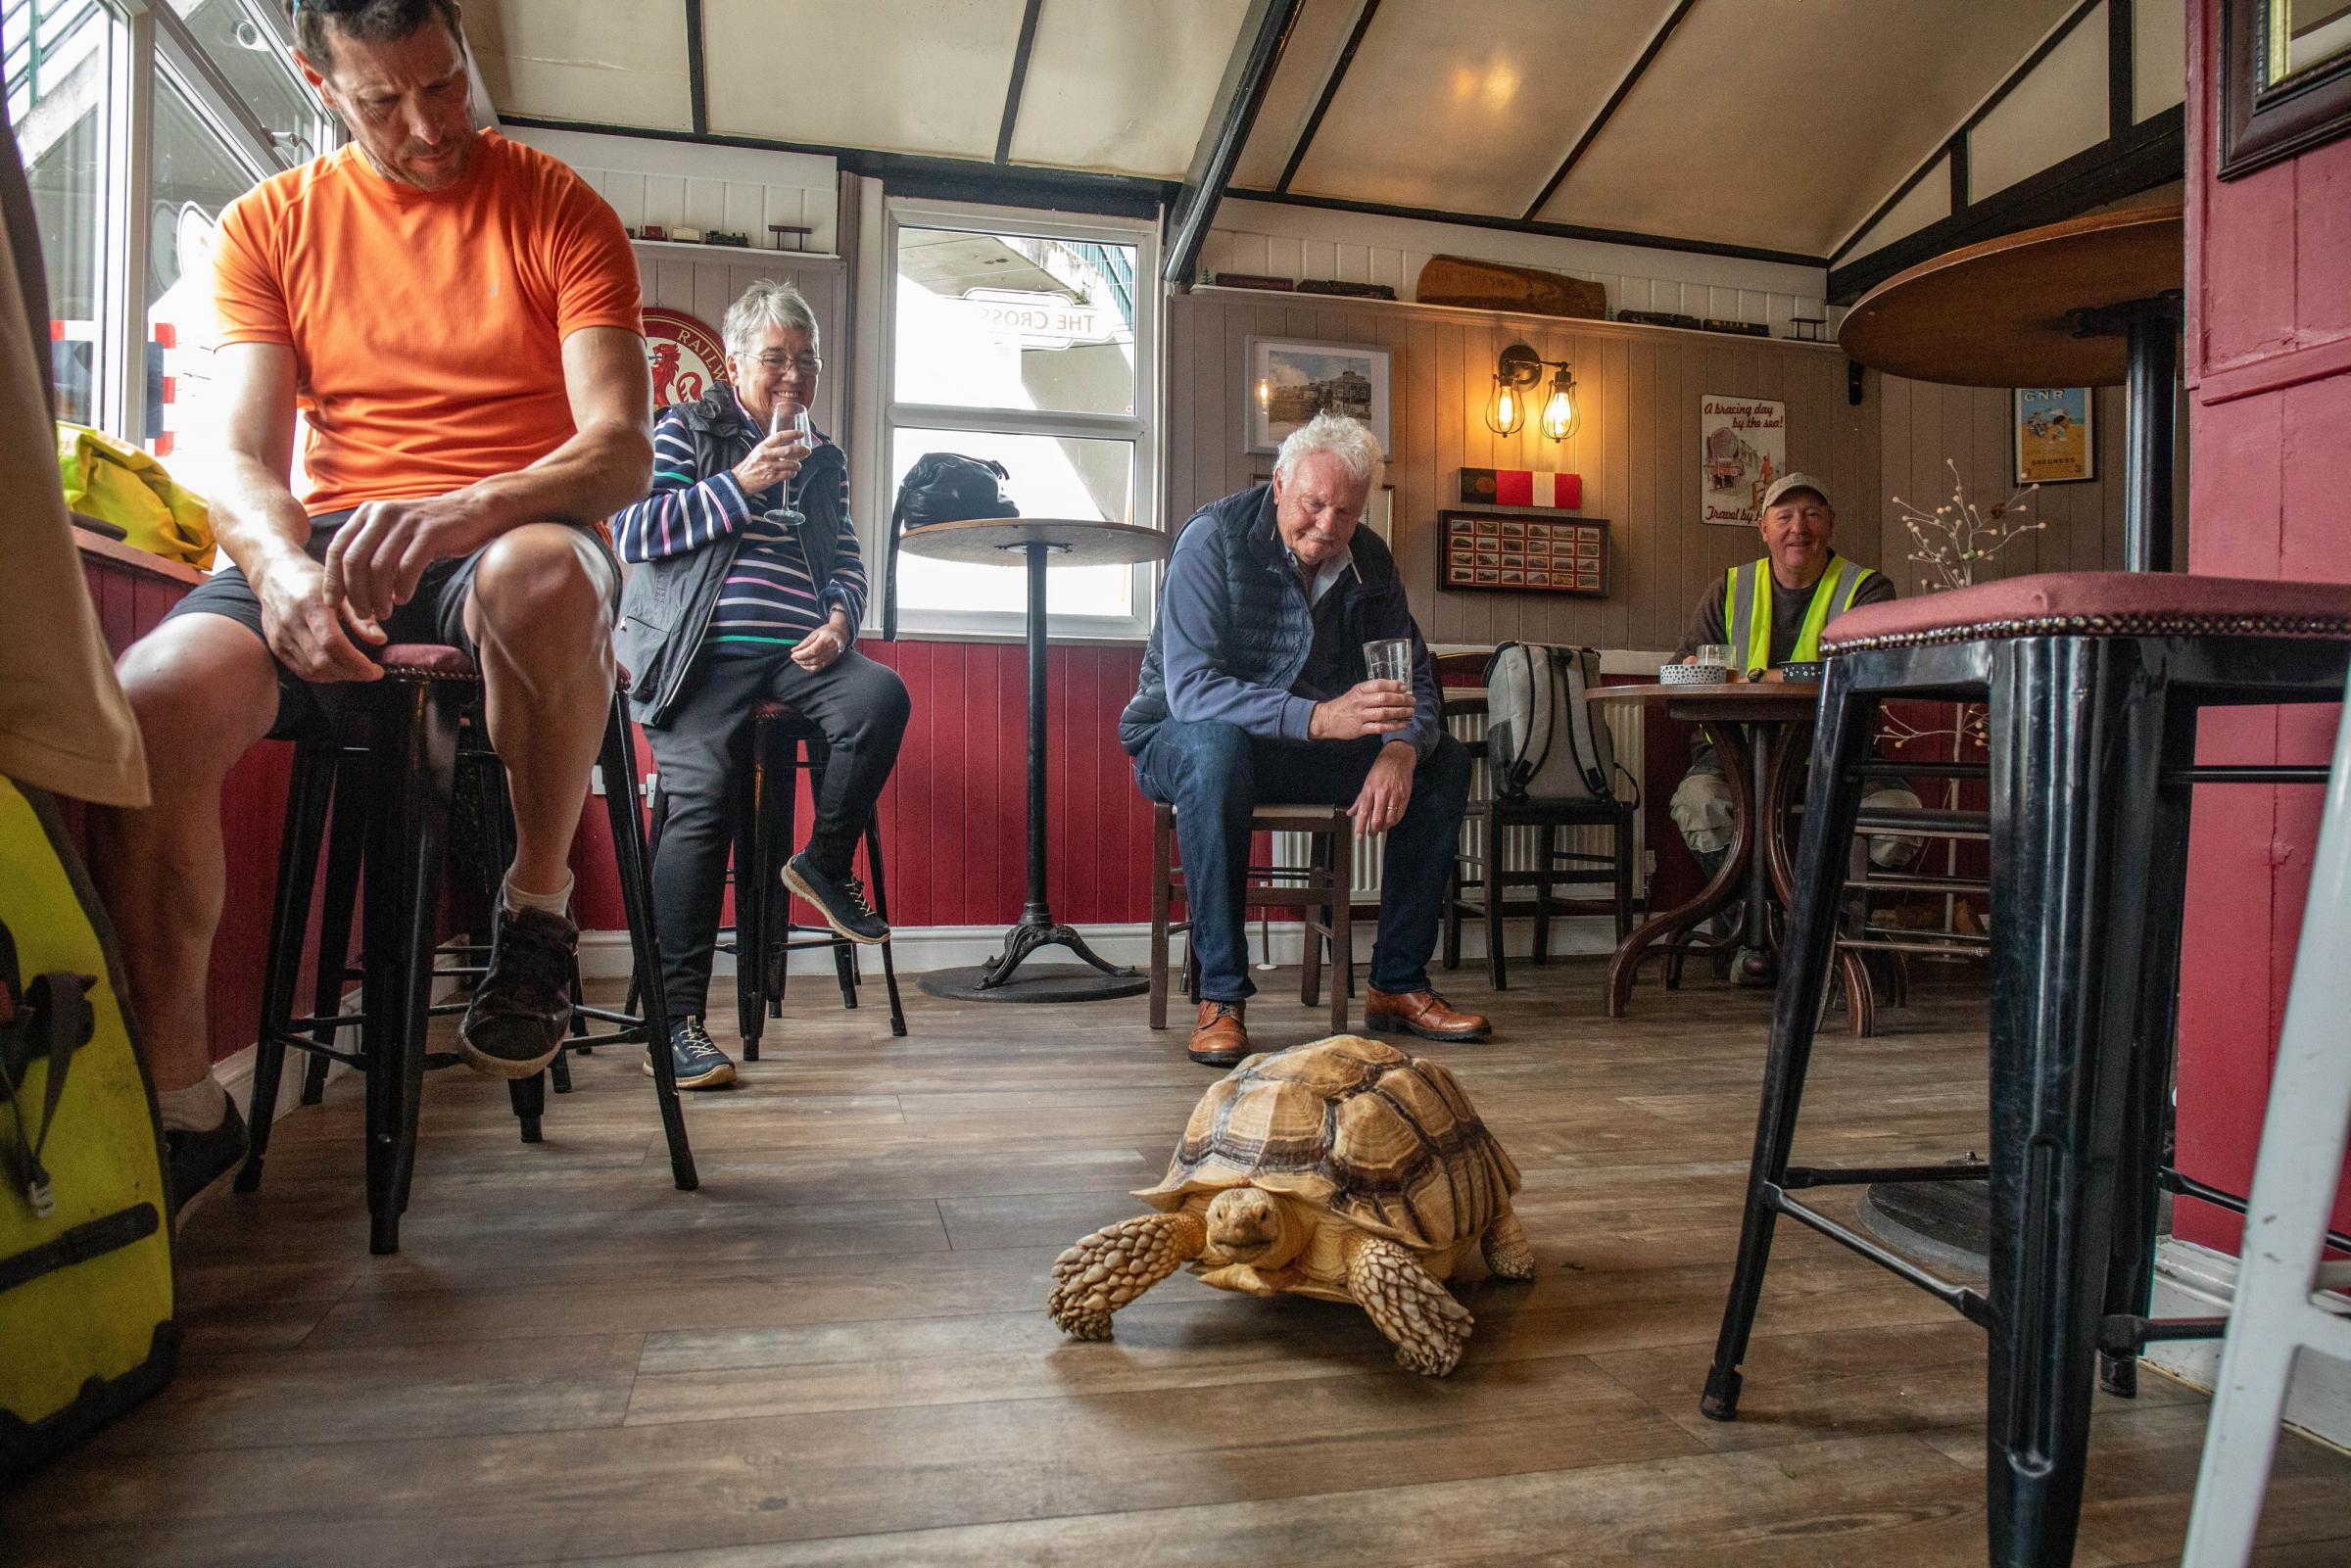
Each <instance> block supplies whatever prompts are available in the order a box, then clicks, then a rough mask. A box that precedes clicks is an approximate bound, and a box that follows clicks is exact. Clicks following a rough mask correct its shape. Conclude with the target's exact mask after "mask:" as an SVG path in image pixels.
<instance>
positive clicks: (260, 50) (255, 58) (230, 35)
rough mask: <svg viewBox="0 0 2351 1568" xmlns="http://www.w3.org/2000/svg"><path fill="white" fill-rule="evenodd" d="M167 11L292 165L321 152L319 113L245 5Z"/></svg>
mask: <svg viewBox="0 0 2351 1568" xmlns="http://www.w3.org/2000/svg"><path fill="white" fill-rule="evenodd" d="M171 9H172V10H174V11H176V12H178V13H179V15H180V20H181V21H183V22H185V23H186V24H188V30H189V31H190V32H192V33H194V34H195V35H196V41H197V42H198V43H200V44H202V45H204V52H205V53H206V54H208V55H210V56H212V59H213V64H214V65H216V66H217V67H219V68H220V73H221V74H222V75H224V76H226V77H227V78H228V80H229V85H230V86H232V87H234V88H236V90H237V96H238V97H239V98H242V99H243V100H244V101H245V107H246V108H248V109H250V110H252V111H253V114H254V118H255V119H259V120H260V121H261V122H262V123H263V124H264V125H266V126H268V127H269V128H270V129H271V130H273V131H277V132H278V133H280V134H281V135H283V136H285V137H286V138H288V140H287V143H286V150H287V151H289V152H291V153H292V154H293V155H294V160H293V161H294V162H296V163H301V162H303V161H305V160H307V159H311V158H315V157H316V156H317V155H318V154H319V153H321V152H324V151H325V149H324V148H322V147H320V146H318V145H317V143H318V110H317V107H316V106H315V105H314V104H313V103H312V99H311V94H310V89H308V88H306V87H305V86H303V84H302V80H301V78H300V77H298V76H296V75H295V74H294V71H293V68H292V67H291V66H289V65H288V64H287V63H286V59H285V57H284V56H283V55H280V54H279V53H278V52H277V44H276V40H275V38H274V37H273V35H272V34H271V33H270V32H269V31H268V30H267V29H265V28H264V27H263V26H262V25H261V24H259V23H257V22H256V21H255V20H254V19H253V17H252V16H251V14H249V13H248V12H247V10H246V9H245V5H244V0H171Z"/></svg>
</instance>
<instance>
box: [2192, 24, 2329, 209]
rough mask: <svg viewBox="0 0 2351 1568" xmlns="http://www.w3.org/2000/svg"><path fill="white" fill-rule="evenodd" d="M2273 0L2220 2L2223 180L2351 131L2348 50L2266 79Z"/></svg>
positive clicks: (2239, 175) (2220, 172)
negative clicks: (2279, 77)
mask: <svg viewBox="0 0 2351 1568" xmlns="http://www.w3.org/2000/svg"><path fill="white" fill-rule="evenodd" d="M2276 3H2277V0H2221V7H2220V10H2221V126H2220V129H2221V148H2220V152H2221V159H2220V167H2219V169H2218V170H2217V172H2218V174H2219V175H2220V177H2221V178H2222V179H2241V178H2243V177H2244V176H2245V175H2247V174H2250V173H2252V172H2253V171H2254V170H2255V169H2259V168H2266V167H2268V166H2270V165H2272V164H2275V163H2278V162H2279V161H2280V160H2282V159H2287V158H2291V157H2293V156H2294V155H2296V154H2297V153H2303V152H2307V151H2309V150H2310V149H2311V148H2313V147H2316V146H2319V145H2320V144H2321V143H2324V142H2329V141H2332V140H2334V139H2335V138H2336V137H2338V136H2341V135H2344V134H2346V133H2351V53H2346V54H2340V55H2337V56H2335V57H2334V58H2333V59H2332V60H2327V61H2324V62H2322V63H2320V64H2319V65H2316V66H2313V67H2312V68H2310V69H2309V70H2307V71H2297V72H2295V73H2294V74H2293V75H2291V76H2288V77H2287V78H2286V79H2285V80H2283V81H2281V82H2276V83H2272V82H2269V81H2267V80H2266V79H2265V78H2264V76H2263V74H2262V71H2263V66H2264V63H2265V62H2266V60H2267V59H2268V57H2269V37H2270V21H2271V15H2272V12H2273V10H2274V9H2275V7H2276Z"/></svg>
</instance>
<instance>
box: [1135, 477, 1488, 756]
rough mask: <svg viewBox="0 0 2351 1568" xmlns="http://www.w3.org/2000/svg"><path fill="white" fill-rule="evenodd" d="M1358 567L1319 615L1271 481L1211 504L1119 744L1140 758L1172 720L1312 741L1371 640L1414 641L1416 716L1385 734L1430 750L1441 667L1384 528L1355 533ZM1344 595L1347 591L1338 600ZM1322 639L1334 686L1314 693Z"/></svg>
mask: <svg viewBox="0 0 2351 1568" xmlns="http://www.w3.org/2000/svg"><path fill="white" fill-rule="evenodd" d="M1349 557H1350V566H1351V569H1350V570H1348V571H1345V572H1342V573H1341V574H1340V576H1339V580H1338V582H1337V583H1336V584H1335V585H1334V586H1333V587H1332V588H1331V589H1330V591H1329V592H1330V595H1331V596H1332V597H1334V598H1337V599H1338V602H1337V604H1336V605H1335V606H1326V608H1325V613H1324V614H1323V615H1322V616H1321V617H1320V618H1319V621H1320V626H1321V631H1320V632H1319V634H1318V630H1317V625H1318V617H1317V616H1316V614H1315V612H1314V606H1313V605H1311V604H1309V603H1308V602H1307V596H1306V586H1305V584H1303V583H1302V582H1300V581H1299V577H1298V569H1297V567H1296V566H1295V565H1294V564H1293V563H1292V562H1291V559H1290V554H1289V551H1288V549H1286V548H1285V547H1284V546H1283V545H1282V543H1281V540H1280V538H1279V537H1278V536H1277V535H1276V533H1275V532H1274V527H1273V499H1272V487H1271V486H1268V485H1260V486H1258V487H1256V488H1255V489H1252V490H1245V491H1242V492H1241V493H1240V494H1238V495H1235V496H1227V497H1225V498H1224V499H1223V500H1219V501H1212V502H1211V503H1210V504H1209V505H1207V506H1205V507H1203V508H1202V509H1201V510H1200V511H1199V512H1197V513H1195V514H1194V515H1193V517H1192V518H1191V519H1190V521H1188V522H1186V523H1185V524H1184V525H1183V529H1182V531H1181V532H1180V533H1179V534H1178V535H1177V536H1176V552H1175V554H1174V556H1173V557H1172V558H1171V559H1170V560H1169V562H1168V576H1167V584H1166V587H1165V588H1164V589H1163V590H1162V591H1161V594H1160V605H1159V622H1158V624H1157V625H1156V626H1154V627H1153V628H1152V629H1151V642H1150V646H1149V647H1147V648H1146V649H1145V650H1144V652H1143V672H1142V680H1141V682H1140V684H1139V685H1138V686H1137V687H1136V689H1135V693H1134V697H1133V700H1131V701H1130V702H1128V704H1127V710H1126V712H1124V713H1123V714H1121V715H1120V716H1119V739H1120V742H1121V743H1122V744H1123V745H1124V746H1125V747H1126V748H1127V752H1128V755H1129V756H1133V755H1139V754H1140V753H1141V751H1142V749H1143V747H1144V746H1145V745H1147V744H1149V743H1150V739H1151V736H1152V734H1153V732H1155V731H1156V730H1157V729H1158V728H1159V726H1160V725H1161V724H1162V723H1163V722H1165V721H1166V720H1168V719H1170V718H1175V719H1179V720H1182V721H1183V722H1185V723H1200V722H1203V721H1210V720H1217V721H1222V722H1223V723H1227V724H1233V725H1237V726H1239V727H1240V728H1241V729H1243V730H1245V731H1247V732H1248V733H1249V734H1251V735H1254V736H1265V737H1266V738H1267V739H1270V740H1305V739H1307V738H1309V736H1308V734H1307V730H1308V726H1309V725H1310V724H1311V723H1312V722H1313V719H1314V712H1315V704H1316V703H1317V702H1319V701H1324V700H1327V699H1329V698H1331V697H1335V696H1338V695H1339V694H1340V693H1341V692H1343V691H1345V690H1347V689H1349V688H1350V687H1353V686H1355V685H1357V684H1358V683H1360V682H1362V681H1363V680H1365V679H1366V673H1365V668H1364V649H1363V645H1364V644H1365V643H1366V642H1368V641H1376V640H1378V639H1381V638H1392V637H1402V638H1410V639H1411V640H1412V643H1413V696H1414V702H1413V718H1412V722H1411V723H1410V724H1408V725H1407V726H1406V727H1405V728H1404V729H1402V730H1399V731H1397V732H1396V733H1395V734H1393V735H1390V736H1387V737H1386V738H1388V739H1390V740H1402V741H1405V742H1407V743H1408V744H1410V745H1411V746H1412V747H1413V749H1414V751H1415V753H1417V754H1418V755H1420V756H1423V757H1425V756H1426V755H1428V753H1429V750H1430V748H1431V747H1433V746H1435V745H1436V743H1437V737H1438V736H1441V735H1442V734H1443V733H1444V729H1443V725H1442V723H1441V721H1440V719H1439V704H1440V699H1439V697H1438V694H1437V680H1436V672H1435V670H1434V668H1433V667H1432V666H1431V665H1430V663H1429V658H1428V647H1427V645H1426V644H1425V643H1424V642H1422V641H1421V640H1420V629H1419V628H1418V627H1417V626H1415V624H1414V623H1413V611H1412V605H1411V604H1410V603H1409V602H1408V601H1407V600H1406V598H1405V593H1404V584H1403V582H1402V581H1401V580H1400V579H1399V578H1398V577H1397V575H1396V562H1395V558H1394V557H1393V556H1391V555H1390V554H1389V553H1388V546H1386V545H1385V544H1383V543H1382V542H1381V541H1380V538H1379V536H1378V535H1376V534H1373V533H1371V532H1369V531H1368V530H1365V529H1358V530H1357V532H1356V535H1355V538H1354V539H1353V541H1352V542H1351V543H1350V545H1349ZM1342 595H1343V596H1342ZM1318 635H1320V636H1322V637H1325V638H1336V639H1338V640H1339V645H1338V647H1336V648H1335V649H1331V648H1325V649H1323V650H1322V651H1323V653H1324V654H1325V657H1324V658H1319V659H1316V660H1315V661H1314V662H1315V664H1316V665H1317V667H1319V668H1320V667H1327V668H1330V669H1333V670H1335V671H1337V672H1338V673H1339V675H1340V677H1341V679H1340V681H1339V683H1338V684H1337V685H1336V686H1335V687H1333V688H1332V689H1309V686H1308V683H1306V682H1305V681H1303V680H1302V679H1301V677H1302V676H1303V675H1304V673H1305V671H1306V669H1307V667H1308V661H1309V655H1310V654H1312V653H1314V652H1315V640H1316V638H1317V636H1318Z"/></svg>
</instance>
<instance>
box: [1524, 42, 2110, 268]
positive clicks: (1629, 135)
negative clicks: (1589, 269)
mask: <svg viewBox="0 0 2351 1568" xmlns="http://www.w3.org/2000/svg"><path fill="white" fill-rule="evenodd" d="M1577 9H1581V7H1580V6H1579V7H1578V8H1577ZM2070 9H2071V4H2070V0H2001V3H2000V4H1998V5H1985V4H1983V3H1982V0H1901V3H1900V4H1898V5H1889V4H1886V3H1885V0H1809V3H1807V4H1801V5H1799V4H1793V3H1791V0H1701V3H1700V4H1699V5H1697V6H1695V7H1693V8H1692V9H1691V12H1690V14H1689V16H1688V17H1686V18H1685V19H1684V20H1683V23H1682V24H1681V26H1680V27H1679V28H1677V29H1676V30H1675V32H1674V35H1673V37H1672V38H1671V39H1670V40H1669V41H1668V42H1667V43H1666V45H1665V47H1664V49H1663V50H1661V51H1660V52H1659V53H1658V55H1657V58H1656V59H1655V61H1653V62H1652V63H1651V65H1650V68H1649V71H1647V72H1646V73H1645V74H1644V75H1643V76H1642V78H1641V81H1640V84H1639V86H1637V87H1636V88H1635V89H1634V91H1633V92H1632V93H1631V94H1630V95H1629V96H1628V97H1627V98H1626V99H1625V101H1624V102H1623V103H1622V104H1621V105H1619V106H1618V108H1617V111H1616V113H1615V115H1614V116H1613V117H1612V118H1611V119H1609V121H1608V123H1607V127H1606V128H1605V129H1604V130H1603V131H1602V132H1601V134H1600V136H1599V139H1598V140H1596V141H1595V142H1594V143H1593V144H1592V147H1591V148H1590V149H1589V150H1588V151H1587V152H1586V153H1585V155H1584V157H1583V160H1582V161H1581V162H1580V163H1579V164H1577V166H1575V168H1574V169H1573V171H1571V172H1570V173H1569V174H1568V176H1567V178H1566V180H1565V182H1564V183H1562V184H1561V185H1560V187H1559V191H1558V193H1557V194H1556V195H1555V196H1554V197H1553V198H1552V200H1551V202H1550V203H1549V204H1548V205H1546V206H1545V208H1544V210H1543V211H1542V213H1541V214H1538V215H1539V216H1541V217H1543V218H1545V219H1548V220H1550V221H1553V222H1559V223H1580V224H1586V225H1590V226H1593V227H1599V228H1614V229H1629V230H1635V231H1639V232H1642V233H1647V234H1664V235H1672V236H1675V237H1677V238H1682V239H1695V240H1708V241H1714V242H1717V243H1723V244H1735V245H1751V246H1757V247H1761V248H1763V249H1767V250H1780V251H1793V252H1797V253H1799V254H1804V255H1812V256H1825V255H1827V254H1828V253H1829V251H1830V250H1832V249H1833V248H1834V247H1835V246H1836V245H1837V244H1838V242H1839V241H1841V240H1843V239H1844V238H1845V237H1846V236H1847V234H1848V233H1850V232H1851V231H1852V230H1853V229H1854V228H1855V227H1856V226H1858V225H1859V224H1860V223H1861V222H1862V220H1863V219H1865V218H1867V217H1868V215H1869V214H1870V212H1871V211H1872V210H1873V209H1874V208H1875V207H1876V206H1877V204H1878V203H1879V202H1881V201H1882V200H1884V199H1885V195H1886V193H1887V192H1888V191H1890V190H1892V189H1894V187H1895V186H1896V185H1898V184H1900V183H1901V181H1902V178H1903V176H1905V175H1906V174H1908V173H1909V171H1910V170H1911V169H1913V168H1915V167H1917V166H1918V165H1919V164H1920V163H1921V162H1922V161H1923V160H1924V159H1925V158H1926V157H1927V156H1928V155H1929V154H1931V153H1932V152H1933V151H1934V150H1935V148H1936V146H1937V145H1938V144H1940V143H1941V142H1942V141H1943V138H1944V137H1946V136H1948V135H1949V134H1950V132H1951V130H1952V128H1953V127H1954V126H1955V125H1957V123H1958V122H1959V121H1960V120H1961V119H1964V118H1965V117H1966V116H1967V114H1968V113H1969V112H1970V111H1971V110H1972V109H1974V108H1975V106H1976V105H1977V103H1979V102H1980V101H1981V100H1982V99H1983V98H1984V96H1985V95H1986V94H1987V93H1989V92H1991V89H1992V88H1994V87H1996V86H1997V85H1998V84H1999V82H2000V81H2001V79H2002V78H2003V77H2005V76H2006V75H2007V74H2008V72H2009V71H2011V70H2013V69H2014V68H2015V66H2016V65H2017V63H2018V62H2019V61H2021V60H2023V59H2024V58H2025V56H2026V55H2028V54H2029V53H2031V52H2032V49H2033V46H2034V45H2035V43H2037V42H2038V41H2039V39H2040V38H2041V37H2042V35H2043V34H2045V33H2046V32H2047V31H2048V30H2049V28H2050V27H2052V26H2053V25H2054V24H2056V23H2057V22H2058V21H2059V20H2060V19H2061V18H2062V17H2063V16H2064V15H2065V14H2066V12H2067V11H2069V10H2070Z"/></svg>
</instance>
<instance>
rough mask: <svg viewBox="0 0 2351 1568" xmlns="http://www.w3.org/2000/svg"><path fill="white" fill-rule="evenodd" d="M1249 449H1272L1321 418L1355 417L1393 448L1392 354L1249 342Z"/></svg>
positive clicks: (1244, 403) (1245, 445) (1245, 439)
mask: <svg viewBox="0 0 2351 1568" xmlns="http://www.w3.org/2000/svg"><path fill="white" fill-rule="evenodd" d="M1248 366H1249V383H1248V386H1247V387H1246V388H1245V389H1244V393H1243V397H1242V399H1241V408H1242V419H1243V421H1244V425H1243V435H1242V441H1241V447H1242V450H1243V451H1273V450H1274V449H1275V448H1277V447H1279V446H1280V445H1281V440H1282V438H1283V437H1284V436H1286V435H1288V434H1289V433H1290V432H1291V431H1293V430H1295V429H1297V428H1298V427H1299V426H1300V425H1302V424H1305V423H1306V422H1307V421H1308V420H1309V419H1312V418H1313V417H1314V416H1315V415H1316V414H1318V413H1321V412H1324V411H1325V410H1327V411H1329V412H1331V413H1343V414H1353V415H1354V416H1355V417H1356V418H1358V419H1361V420H1363V421H1364V422H1365V423H1366V424H1367V425H1369V426H1370V427H1371V433H1372V434H1373V435H1375V436H1377V437H1378V438H1379V445H1380V450H1381V451H1386V450H1387V447H1388V351H1387V350H1385V349H1379V348H1373V347H1370V346H1368V345H1366V344H1357V343H1307V342H1299V341H1295V340H1291V339H1284V338H1251V339H1250V340H1249V359H1248Z"/></svg>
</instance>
